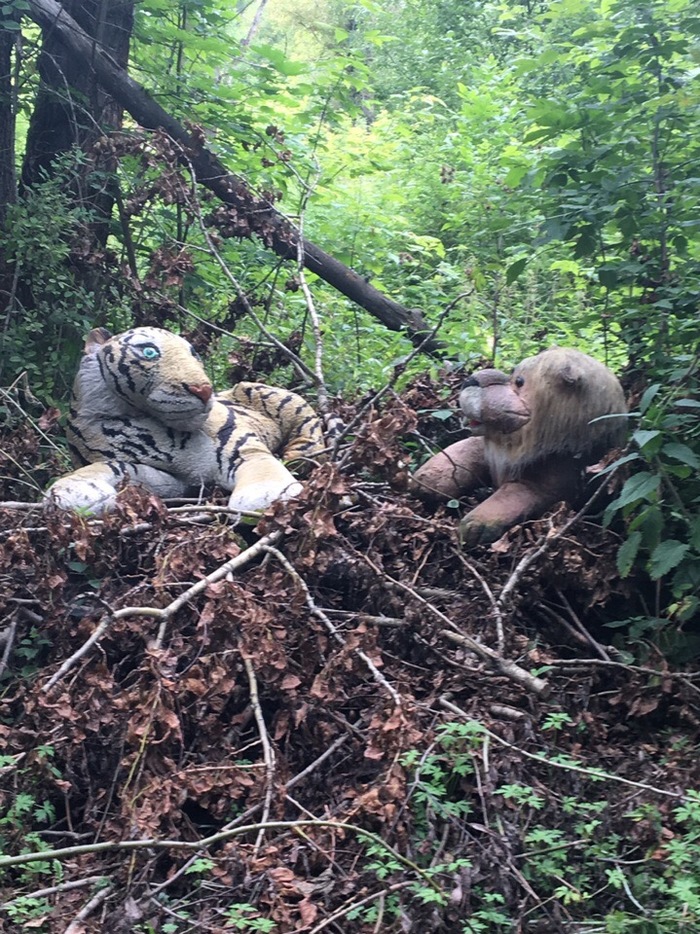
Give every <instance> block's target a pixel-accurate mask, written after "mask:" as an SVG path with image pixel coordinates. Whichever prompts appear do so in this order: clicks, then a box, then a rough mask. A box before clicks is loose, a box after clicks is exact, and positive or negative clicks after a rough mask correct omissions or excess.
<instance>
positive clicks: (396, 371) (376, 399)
mask: <svg viewBox="0 0 700 934" xmlns="http://www.w3.org/2000/svg"><path fill="white" fill-rule="evenodd" d="M472 292H473V290H472V291H470V292H462V293H461V294H460V295H458V296H457V297H456V298H455V299H453V301H451V302H450V303H449V305H447V306H446V307H445V308H444V309H443V311H442V312H441V313H440V317H439V318H438V320H437V322H436V324H435V326H434V327H432V328H431V329H430V331H427V332H426V335H425V337H424V338H423V339H422V340H421V341H420V343H418V344H416V346H415V347H414V348H413V350H412V351H411V352H410V353H409V354H408V355H407V356H406V357H405V358H404V359H403V361H402V362H401V365H400V366H397V367H395V368H394V372H393V373H392V376H391V379H390V380H389V382H388V383H386V385H384V386H382V388H381V389H378V390H377V392H375V393H374V395H373V396H371V397H370V398H369V399H368V400H367V402H365V404H364V405H363V406H361V407H360V409H358V411H357V412H356V414H355V416H354V417H353V418H352V419H351V420H350V421H349V422H348V424H347V425H345V426H344V427H343V430H342V431H340V432H338V436H337V437H336V438H335V440H334V443H333V449H332V453H331V460H335V459H336V457H337V456H338V449H339V448H340V445H341V443H342V442H343V441H344V440H345V438H347V436H348V435H349V434H350V432H351V431H352V430H353V429H354V427H355V426H356V425H357V424H359V422H360V421H361V420H362V419H363V418H364V416H365V413H366V412H367V411H368V410H369V409H370V408H372V406H374V405H376V404H377V402H379V400H380V399H381V398H382V396H384V395H386V393H387V392H389V391H390V390H391V389H393V387H394V385H395V383H396V381H397V379H398V378H399V376H400V375H401V373H402V372H403V371H404V370H405V369H406V367H407V366H408V364H409V363H410V362H411V360H413V358H414V357H416V356H417V355H418V354H419V353H421V352H422V350H423V348H424V347H425V346H426V344H429V343H430V342H431V341H432V340H433V339H434V338H435V336H436V335H437V332H438V331H439V330H440V328H441V327H442V325H443V322H444V320H445V318H446V317H447V315H448V314H449V313H450V312H451V311H452V309H453V308H454V307H455V305H456V304H457V302H460V301H461V300H462V299H463V298H468V297H469V296H470V295H471V294H472ZM346 458H347V455H346V457H345V458H343V459H341V461H340V466H341V467H342V465H343V463H344V462H345V459H346Z"/></svg>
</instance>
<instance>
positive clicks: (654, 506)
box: [605, 356, 700, 660]
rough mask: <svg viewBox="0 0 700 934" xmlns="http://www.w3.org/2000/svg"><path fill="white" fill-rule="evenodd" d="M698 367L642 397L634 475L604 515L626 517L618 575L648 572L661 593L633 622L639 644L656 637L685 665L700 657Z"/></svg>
mask: <svg viewBox="0 0 700 934" xmlns="http://www.w3.org/2000/svg"><path fill="white" fill-rule="evenodd" d="M697 366H698V361H697V359H695V358H693V357H688V356H685V357H679V358H678V361H677V366H676V367H675V369H674V370H673V371H672V372H671V381H670V383H669V385H667V386H663V385H662V384H661V383H654V384H652V385H651V386H649V387H648V389H647V390H646V391H645V393H644V394H643V396H642V398H641V400H640V403H639V411H638V413H637V418H638V427H637V428H636V430H635V431H634V432H633V435H632V446H633V450H632V452H631V454H628V455H626V456H625V458H624V462H625V463H629V464H632V465H633V467H634V468H636V470H635V472H633V473H632V474H631V475H630V476H629V478H628V479H627V480H626V481H625V483H624V485H623V487H622V489H621V490H620V493H619V495H618V496H617V497H616V498H615V499H614V500H613V501H612V502H611V503H610V505H609V506H608V508H607V510H606V513H605V521H606V522H611V521H613V520H614V519H615V518H617V517H622V519H623V520H624V523H625V526H626V530H627V537H626V539H625V541H624V543H623V544H622V546H621V547H620V550H619V552H618V558H617V565H618V571H619V572H620V575H621V576H622V577H626V576H628V575H629V574H630V573H632V571H633V569H634V568H636V567H639V566H640V565H642V566H643V567H644V569H645V571H646V573H647V574H648V576H649V578H650V579H651V580H652V581H654V582H657V583H658V585H659V589H658V590H657V593H658V598H657V605H656V607H655V613H654V615H653V616H652V615H650V616H649V617H647V618H646V619H644V618H638V619H637V620H636V621H635V626H634V631H635V632H636V635H637V637H638V638H640V640H641V641H644V640H645V639H646V638H647V637H652V638H653V640H654V641H655V642H657V641H659V642H660V644H661V645H662V647H663V648H664V649H665V650H666V651H667V652H671V653H672V654H674V655H675V656H677V657H679V658H680V659H681V660H682V659H684V658H688V657H691V656H694V655H696V654H697V652H698V651H700V643H699V642H698V640H697V639H696V638H695V636H694V635H693V634H692V632H690V633H686V632H685V631H684V629H685V628H686V627H687V626H688V624H689V623H690V622H691V621H692V620H694V619H696V618H697V617H698V614H699V612H700V598H699V597H698V593H699V592H700V586H699V585H700V519H698V504H699V503H700V480H699V479H698V477H699V476H700V472H699V468H700V422H699V421H698V417H697V412H698V409H699V408H700V403H698V401H697V399H696V398H695V395H696V393H697V388H698V382H697ZM612 467H613V468H614V467H615V465H614V464H613V465H612ZM612 625H615V624H612Z"/></svg>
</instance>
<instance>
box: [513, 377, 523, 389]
mask: <svg viewBox="0 0 700 934" xmlns="http://www.w3.org/2000/svg"><path fill="white" fill-rule="evenodd" d="M513 382H514V383H515V385H516V386H517V387H518V389H520V388H521V387H522V386H524V385H525V377H524V376H516V377H515V379H514V381H513Z"/></svg>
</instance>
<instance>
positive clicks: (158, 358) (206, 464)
mask: <svg viewBox="0 0 700 934" xmlns="http://www.w3.org/2000/svg"><path fill="white" fill-rule="evenodd" d="M66 435H67V439H68V445H69V449H70V452H71V457H72V459H73V462H74V464H75V465H76V466H77V467H78V469H77V470H75V471H73V473H71V474H68V475H67V476H66V477H62V478H61V479H59V480H57V481H56V483H55V484H54V485H53V487H52V488H51V490H50V491H49V493H48V494H47V496H46V502H49V503H55V504H57V505H59V506H60V507H62V508H65V509H85V510H87V511H88V512H91V513H100V512H105V511H109V510H110V509H111V508H112V506H113V504H114V500H115V498H116V489H117V487H118V486H119V485H120V483H122V482H123V481H125V480H127V481H131V482H136V483H140V484H142V485H143V486H145V487H147V488H148V489H149V490H151V491H152V492H154V493H156V494H158V495H160V496H170V497H172V496H183V495H185V494H186V493H187V492H188V491H190V490H194V491H195V492H196V491H199V490H200V489H201V487H202V486H204V485H211V484H218V485H220V486H223V487H224V488H225V489H228V490H230V491H231V497H230V499H229V505H230V507H231V508H233V509H237V510H241V511H256V510H259V509H263V508H265V507H266V506H268V505H270V503H272V502H274V501H275V500H276V499H280V498H288V497H290V496H294V495H296V494H297V493H298V492H300V490H301V484H300V483H299V482H298V481H296V480H295V479H294V477H293V475H292V474H291V473H290V472H289V470H288V469H287V468H286V467H285V466H284V464H283V463H282V462H281V460H279V459H278V457H280V458H283V459H285V460H299V459H313V458H317V457H319V456H320V455H321V454H322V452H323V449H324V440H323V435H322V431H321V423H320V420H319V418H318V416H317V415H316V413H315V412H314V410H313V409H312V408H311V406H309V405H308V403H306V402H305V401H304V400H303V399H302V398H301V397H300V396H298V395H296V394H295V393H292V392H287V391H285V390H283V389H277V388H275V387H272V386H266V385H264V384H263V383H239V384H238V385H237V386H236V387H235V388H233V389H229V390H227V391H225V392H223V393H221V394H215V393H214V391H213V387H212V385H211V382H210V380H209V378H208V377H207V375H206V373H205V371H204V368H203V367H202V364H201V362H200V360H199V358H198V356H197V355H196V353H195V351H194V349H193V348H192V347H191V345H190V344H189V343H188V342H187V341H186V340H184V339H183V338H182V337H179V336H178V335H176V334H172V333H171V332H169V331H165V330H162V329H161V328H150V327H142V328H134V329H132V330H130V331H125V332H124V333H123V334H118V335H116V336H115V337H112V336H111V335H110V334H109V332H107V331H105V330H104V329H102V328H98V329H96V330H94V331H91V332H90V334H89V335H88V338H87V340H86V343H85V355H84V357H83V359H82V362H81V364H80V368H79V370H78V374H77V376H76V378H75V383H74V385H73V396H72V400H71V410H70V416H69V419H68V425H67V430H66Z"/></svg>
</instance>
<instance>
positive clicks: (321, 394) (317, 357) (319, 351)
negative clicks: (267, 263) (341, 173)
mask: <svg viewBox="0 0 700 934" xmlns="http://www.w3.org/2000/svg"><path fill="white" fill-rule="evenodd" d="M311 191H312V188H311V186H310V185H309V184H308V183H306V184H305V185H304V189H303V195H302V203H301V208H300V211H299V222H298V225H297V226H298V230H299V239H298V240H297V278H298V279H299V284H300V285H301V291H302V293H303V295H304V300H305V302H306V308H307V311H308V313H309V317H310V318H311V328H312V330H313V334H314V347H315V353H314V373H315V374H316V392H317V393H318V408H319V411H321V412H322V413H324V414H326V413H327V412H328V389H327V388H326V381H325V379H324V377H323V333H322V331H321V322H320V320H319V317H318V314H317V312H316V306H315V304H314V300H313V296H312V294H311V289H310V288H309V284H308V282H307V281H306V276H305V274H304V246H303V244H304V211H305V210H306V205H307V203H308V200H309V196H310V195H311Z"/></svg>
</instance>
